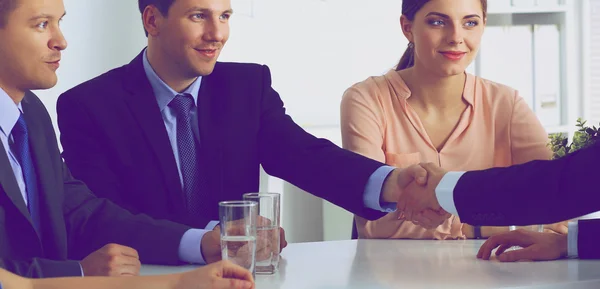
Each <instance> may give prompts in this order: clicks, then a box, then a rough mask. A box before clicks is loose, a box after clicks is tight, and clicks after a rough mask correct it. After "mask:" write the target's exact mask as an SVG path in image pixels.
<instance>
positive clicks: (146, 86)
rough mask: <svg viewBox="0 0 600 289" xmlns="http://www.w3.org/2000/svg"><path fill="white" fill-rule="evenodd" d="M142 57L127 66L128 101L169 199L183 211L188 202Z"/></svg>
mask: <svg viewBox="0 0 600 289" xmlns="http://www.w3.org/2000/svg"><path fill="white" fill-rule="evenodd" d="M142 57H143V52H142V54H140V55H138V57H136V58H135V59H134V60H133V61H132V62H131V63H129V65H128V66H127V74H126V77H125V78H124V82H123V85H124V87H125V89H126V90H127V92H128V95H127V97H125V102H126V103H127V106H128V107H129V109H130V110H131V112H132V114H133V116H134V118H135V119H136V120H137V122H138V124H139V126H140V128H141V130H142V131H143V133H144V135H145V137H146V139H147V141H148V143H149V144H150V146H151V147H152V150H153V151H154V153H155V155H156V158H157V159H158V162H159V164H160V168H161V170H162V172H163V176H164V178H165V182H166V184H167V188H168V190H169V192H170V195H169V198H168V199H169V200H171V201H172V202H173V205H174V207H175V208H183V207H184V206H185V199H184V195H183V190H182V188H181V182H180V179H179V173H178V170H177V163H176V162H175V157H174V155H173V149H172V148H171V143H170V142H169V135H168V134H167V130H166V129H165V124H164V122H163V119H162V117H161V114H160V110H159V108H158V104H157V102H156V97H155V96H154V92H153V91H152V86H151V85H150V82H149V81H148V78H147V77H146V73H145V71H144V67H143V64H142ZM182 213H183V212H182Z"/></svg>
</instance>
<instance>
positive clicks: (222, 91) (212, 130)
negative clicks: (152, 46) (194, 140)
mask: <svg viewBox="0 0 600 289" xmlns="http://www.w3.org/2000/svg"><path fill="white" fill-rule="evenodd" d="M218 67H219V64H218V63H217V66H216V67H215V70H214V71H213V73H212V74H210V75H207V76H204V77H202V84H201V85H200V91H199V93H198V128H199V131H200V142H201V144H202V145H201V146H200V148H199V150H200V160H199V162H200V172H201V175H202V176H203V177H202V181H203V185H202V191H204V193H203V197H205V198H207V202H213V199H214V198H215V197H216V196H215V195H217V194H220V193H222V192H223V188H224V184H223V182H224V179H223V176H224V175H223V174H224V169H225V166H226V164H224V163H223V153H224V151H223V150H224V147H223V137H224V136H223V134H224V133H225V132H226V130H227V126H226V124H225V123H226V121H227V117H230V116H228V115H226V111H227V109H226V106H227V99H229V96H228V95H226V94H227V87H223V84H222V83H221V82H220V79H221V77H220V73H219V69H217V68H218ZM207 176H210V177H207ZM213 203H214V202H213Z"/></svg>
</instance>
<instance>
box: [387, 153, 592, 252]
mask: <svg viewBox="0 0 600 289" xmlns="http://www.w3.org/2000/svg"><path fill="white" fill-rule="evenodd" d="M599 164H600V144H599V143H596V144H594V145H592V146H590V147H588V148H585V149H581V150H579V151H577V152H575V153H572V154H569V155H566V156H564V157H562V158H560V159H557V160H552V161H533V162H529V163H525V164H522V165H517V166H512V167H507V168H494V169H488V170H482V171H472V172H466V173H465V172H446V171H444V170H442V169H441V168H439V167H437V166H435V165H434V164H423V166H424V168H425V169H426V170H427V171H428V180H427V186H425V187H422V186H419V185H416V184H413V185H410V186H408V187H407V189H406V190H405V191H404V193H403V194H402V195H401V196H400V197H399V200H400V201H399V202H398V204H397V207H398V209H399V210H400V211H401V212H402V214H404V215H405V218H406V219H407V220H412V221H416V222H423V223H428V224H432V225H435V223H436V222H441V221H442V220H443V218H444V217H445V216H447V215H446V214H445V213H446V212H448V213H451V214H453V213H458V214H459V216H460V218H461V220H463V221H464V222H466V223H469V224H471V225H475V226H477V225H481V226H482V225H486V226H507V225H523V226H524V225H532V224H549V223H554V222H558V221H560V220H565V219H571V218H576V217H580V216H583V215H586V214H590V213H593V212H596V211H600V202H598V199H599V198H598V193H599V192H598V191H599V190H598V188H597V187H596V186H595V185H594V182H593V180H595V179H596V177H597V175H598V172H599V169H598V166H599ZM432 212H435V213H432ZM425 215H427V217H424V216H425ZM568 227H569V228H568V235H557V234H553V233H535V232H529V231H523V230H518V231H512V232H508V233H504V234H500V235H497V236H494V237H492V238H490V239H488V241H487V242H486V243H485V244H484V245H483V246H482V248H481V250H480V252H479V254H478V257H479V258H483V259H489V257H490V254H491V252H492V250H493V249H494V248H496V247H498V246H500V248H499V250H497V252H496V254H497V255H498V259H499V260H500V261H517V260H520V259H532V260H551V259H557V258H561V257H579V258H582V259H600V250H599V249H598V246H597V245H596V236H598V235H599V234H600V220H579V221H577V222H570V223H569V225H568ZM517 245H518V246H522V247H524V249H521V250H515V251H508V252H506V249H508V248H510V247H511V246H517Z"/></svg>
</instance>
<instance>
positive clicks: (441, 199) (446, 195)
mask: <svg viewBox="0 0 600 289" xmlns="http://www.w3.org/2000/svg"><path fill="white" fill-rule="evenodd" d="M464 173H465V172H448V173H446V174H445V175H444V177H443V178H442V180H441V181H440V183H439V184H438V185H437V187H436V188H435V196H436V198H437V201H438V203H439V204H440V206H441V207H442V209H444V211H446V212H448V213H450V214H452V215H455V216H457V217H459V216H458V211H457V210H456V205H455V204H454V187H456V184H457V183H458V180H459V179H460V177H462V175H463V174H464ZM459 218H460V217H459Z"/></svg>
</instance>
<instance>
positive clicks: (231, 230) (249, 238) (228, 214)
mask: <svg viewBox="0 0 600 289" xmlns="http://www.w3.org/2000/svg"><path fill="white" fill-rule="evenodd" d="M257 216H258V203H257V202H253V201H225V202H220V203H219V221H220V223H219V226H220V227H221V258H222V259H223V260H229V261H231V262H232V263H235V264H237V265H240V266H242V267H244V268H246V269H248V270H249V271H250V272H251V273H252V276H254V275H255V264H256V220H257Z"/></svg>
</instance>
